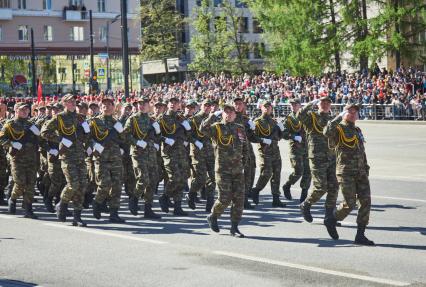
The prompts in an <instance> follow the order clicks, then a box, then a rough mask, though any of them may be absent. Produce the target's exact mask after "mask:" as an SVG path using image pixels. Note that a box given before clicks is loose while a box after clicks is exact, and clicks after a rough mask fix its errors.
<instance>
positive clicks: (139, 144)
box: [136, 140, 146, 148]
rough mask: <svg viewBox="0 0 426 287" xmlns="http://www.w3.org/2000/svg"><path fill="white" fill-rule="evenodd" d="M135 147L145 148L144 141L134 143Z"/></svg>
mask: <svg viewBox="0 0 426 287" xmlns="http://www.w3.org/2000/svg"><path fill="white" fill-rule="evenodd" d="M136 145H137V146H138V147H141V148H146V141H144V140H138V141H137V142H136Z"/></svg>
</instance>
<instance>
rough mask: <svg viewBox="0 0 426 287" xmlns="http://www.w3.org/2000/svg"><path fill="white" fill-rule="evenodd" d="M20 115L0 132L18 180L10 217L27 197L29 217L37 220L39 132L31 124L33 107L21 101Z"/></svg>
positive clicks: (25, 202)
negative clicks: (35, 198)
mask: <svg viewBox="0 0 426 287" xmlns="http://www.w3.org/2000/svg"><path fill="white" fill-rule="evenodd" d="M15 111H16V116H15V118H14V119H13V120H10V121H8V122H6V123H5V125H4V126H3V128H2V130H1V132H0V145H2V146H3V148H5V149H8V150H9V154H10V165H11V174H12V178H13V181H14V186H13V190H12V194H11V197H10V198H9V202H8V203H9V208H8V211H9V213H10V214H15V213H16V200H17V199H18V198H19V197H20V196H23V198H24V201H23V203H24V208H25V217H26V218H32V219H37V216H36V215H35V214H34V212H33V207H32V204H33V201H34V185H35V182H36V173H37V148H38V136H39V135H40V131H39V129H38V128H37V127H36V126H35V125H34V124H33V123H31V122H30V121H29V119H28V116H29V113H30V106H29V105H28V104H27V103H24V102H20V103H17V104H16V105H15Z"/></svg>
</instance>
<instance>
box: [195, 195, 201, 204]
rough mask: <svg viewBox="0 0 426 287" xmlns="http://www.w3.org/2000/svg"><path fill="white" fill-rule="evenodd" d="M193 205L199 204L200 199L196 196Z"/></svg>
mask: <svg viewBox="0 0 426 287" xmlns="http://www.w3.org/2000/svg"><path fill="white" fill-rule="evenodd" d="M195 203H201V199H200V198H199V197H198V195H197V196H195Z"/></svg>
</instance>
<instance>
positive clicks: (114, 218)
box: [109, 208, 126, 223]
mask: <svg viewBox="0 0 426 287" xmlns="http://www.w3.org/2000/svg"><path fill="white" fill-rule="evenodd" d="M109 210H110V212H109V221H110V222H111V223H125V222H126V220H124V219H123V218H121V217H120V216H118V208H110V209H109Z"/></svg>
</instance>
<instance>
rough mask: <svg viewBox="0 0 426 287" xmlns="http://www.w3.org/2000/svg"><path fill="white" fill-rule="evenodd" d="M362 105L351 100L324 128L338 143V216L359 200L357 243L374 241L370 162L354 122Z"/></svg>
mask: <svg viewBox="0 0 426 287" xmlns="http://www.w3.org/2000/svg"><path fill="white" fill-rule="evenodd" d="M359 109H360V107H359V106H358V105H355V104H348V105H347V106H346V107H345V110H344V111H343V112H342V113H340V114H339V115H338V116H337V117H336V118H334V119H333V120H332V121H330V122H329V123H328V124H327V126H326V127H325V128H324V135H325V136H327V137H328V138H329V139H330V140H331V142H332V143H333V144H334V146H335V151H336V157H337V162H336V173H337V181H338V182H339V186H340V190H341V191H342V194H343V198H344V200H343V202H342V203H341V204H340V205H339V207H338V208H337V211H336V219H337V220H338V221H342V220H344V219H345V218H346V217H347V216H348V215H349V213H350V212H351V211H352V210H353V209H354V208H355V207H356V201H357V200H358V201H359V209H358V216H357V220H356V221H357V225H358V230H357V234H356V236H355V243H356V244H361V245H370V246H372V245H374V242H373V241H371V240H369V239H368V238H367V237H366V236H365V235H364V232H365V228H366V226H367V225H368V221H369V218H370V209H371V192H370V182H369V179H368V176H369V170H370V166H369V165H368V163H367V156H366V154H365V148H364V136H363V135H362V132H361V129H360V128H359V127H357V126H356V125H355V122H356V121H357V120H358V118H359V114H358V113H359Z"/></svg>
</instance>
